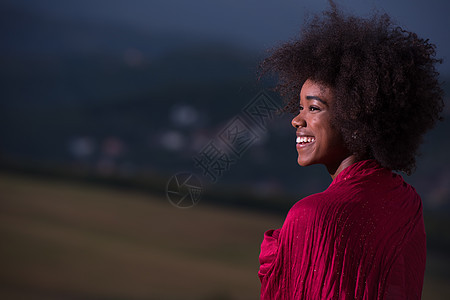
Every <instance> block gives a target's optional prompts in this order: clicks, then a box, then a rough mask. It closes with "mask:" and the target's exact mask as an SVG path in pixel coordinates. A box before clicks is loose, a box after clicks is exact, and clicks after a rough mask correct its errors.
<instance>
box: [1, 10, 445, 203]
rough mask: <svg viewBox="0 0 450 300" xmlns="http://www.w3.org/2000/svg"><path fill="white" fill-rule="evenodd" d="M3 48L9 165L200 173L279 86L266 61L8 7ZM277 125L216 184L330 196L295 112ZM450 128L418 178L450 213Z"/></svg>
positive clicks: (95, 172)
mask: <svg viewBox="0 0 450 300" xmlns="http://www.w3.org/2000/svg"><path fill="white" fill-rule="evenodd" d="M0 45H1V47H0V64H1V66H2V67H1V68H0V79H1V80H0V87H1V89H0V90H1V99H0V125H1V128H2V129H1V131H0V140H1V143H0V155H1V160H2V166H3V168H8V169H21V170H27V168H28V167H30V168H31V167H32V168H33V170H36V169H39V168H41V169H42V170H44V169H45V172H47V173H52V172H56V171H55V170H58V171H57V172H61V170H63V172H64V173H65V174H78V175H80V174H81V175H82V176H89V178H93V177H96V176H100V177H104V178H109V177H114V178H116V179H117V178H119V179H120V178H122V179H123V180H127V181H133V178H140V180H146V179H145V178H148V180H155V178H158V180H160V181H159V182H161V183H165V181H166V180H168V179H169V177H170V176H171V175H173V174H174V173H175V172H178V171H190V172H194V173H197V174H201V172H202V170H200V169H198V168H196V167H195V166H194V162H193V157H194V156H195V155H197V154H198V153H199V152H200V151H201V150H202V149H203V147H204V146H205V145H206V144H207V143H208V142H209V141H211V140H213V139H214V138H215V137H216V136H217V135H218V133H219V132H220V131H221V130H222V129H223V128H224V126H226V124H227V122H229V121H230V120H231V119H232V118H233V117H235V116H237V115H239V114H240V113H241V112H242V109H243V108H244V107H245V105H246V104H247V103H249V102H250V101H251V100H252V99H253V98H254V97H255V96H256V95H257V94H258V93H259V92H260V91H262V90H267V87H268V85H267V83H266V82H258V81H257V74H256V73H257V66H258V62H259V61H260V60H261V58H262V57H263V53H256V52H255V53H252V52H249V51H244V50H242V49H241V48H239V47H237V46H233V45H231V44H226V43H223V42H220V41H211V40H206V39H202V38H200V37H193V36H187V35H182V34H162V33H160V32H159V31H158V30H157V29H156V28H155V30H154V31H152V32H148V31H145V32H144V31H139V30H136V29H132V28H127V27H124V26H118V25H115V24H112V23H104V22H103V23H102V22H92V21H89V22H88V21H84V20H78V21H77V20H75V19H70V20H62V19H55V18H50V17H45V16H41V15H38V14H35V13H33V12H31V11H27V10H24V9H18V8H15V7H13V6H7V5H2V6H1V9H0ZM443 79H444V76H443ZM446 89H447V94H449V93H448V85H447V86H446ZM271 97H272V99H273V100H274V101H277V103H281V101H280V99H278V98H277V97H276V96H275V95H272V94H271ZM447 115H448V113H447ZM266 129H267V131H260V132H258V140H257V142H256V143H255V144H254V145H252V147H250V148H249V149H248V151H247V152H246V153H245V154H244V155H243V156H242V158H241V159H240V160H238V161H237V162H236V163H235V164H233V165H231V167H230V170H229V171H228V172H226V173H224V174H223V176H222V177H221V178H220V179H219V181H218V182H217V184H216V187H219V188H220V187H222V188H224V189H227V190H229V187H232V189H231V190H234V191H236V192H240V191H242V190H245V191H247V192H250V193H254V194H255V195H256V196H257V195H267V194H270V195H283V194H284V195H285V196H286V197H292V196H295V197H296V198H300V197H302V196H304V195H307V194H310V193H313V192H317V191H320V190H323V189H324V188H326V186H327V185H328V183H329V182H330V179H329V178H328V176H327V174H326V172H325V171H324V169H322V168H320V167H311V168H307V169H303V168H299V167H298V166H297V165H296V163H295V161H296V151H295V147H294V146H293V145H294V130H293V129H292V128H291V126H290V118H289V116H284V117H277V119H276V120H273V122H271V123H270V124H269V125H268V126H267V128H266ZM449 129H450V123H449V122H448V121H445V122H443V123H441V124H439V126H438V128H437V129H436V130H434V131H433V132H432V133H431V134H430V135H428V137H427V140H426V144H425V145H424V146H423V151H422V152H423V157H422V158H421V159H420V161H419V165H418V170H417V172H416V173H415V174H414V175H413V176H411V177H410V178H407V181H409V182H411V183H412V184H413V185H414V186H415V187H416V188H417V190H418V191H419V193H420V194H421V195H422V196H423V198H424V203H425V206H426V207H427V208H430V209H438V210H441V209H446V210H448V209H449V208H450V173H449V171H448V166H449V163H450V161H449V160H450V159H449V158H448V156H447V155H446V154H447V153H448V151H450V142H449V140H448V138H447V136H448V132H449ZM43 172H44V171H43ZM142 178H144V179H142ZM203 179H204V180H205V181H206V182H205V183H207V178H203ZM116 182H117V181H116ZM163 188H164V187H163V186H162V187H161V189H163ZM230 197H231V198H232V196H230ZM244 198H245V197H244ZM220 201H227V200H226V199H225V198H223V199H222V200H220Z"/></svg>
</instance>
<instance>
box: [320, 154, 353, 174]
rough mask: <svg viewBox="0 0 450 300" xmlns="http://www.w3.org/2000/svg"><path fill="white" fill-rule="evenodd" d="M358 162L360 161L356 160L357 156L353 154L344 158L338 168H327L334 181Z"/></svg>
mask: <svg viewBox="0 0 450 300" xmlns="http://www.w3.org/2000/svg"><path fill="white" fill-rule="evenodd" d="M357 161H358V159H357V158H356V155H354V154H352V155H350V156H347V157H346V158H344V159H343V160H342V161H341V163H340V164H339V165H338V166H334V167H331V168H330V167H327V169H328V173H329V174H330V176H331V179H332V180H334V178H336V177H337V176H338V175H339V173H341V172H342V171H343V170H344V169H345V168H347V167H349V166H351V165H353V164H354V163H355V162H357Z"/></svg>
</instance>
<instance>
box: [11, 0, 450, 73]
mask: <svg viewBox="0 0 450 300" xmlns="http://www.w3.org/2000/svg"><path fill="white" fill-rule="evenodd" d="M6 2H10V3H13V4H14V5H17V6H24V7H27V8H28V9H29V10H32V11H35V12H37V13H39V14H44V15H51V16H54V17H57V18H73V19H78V20H82V21H87V22H105V21H107V22H112V23H119V24H123V25H125V26H131V27H134V28H137V29H139V30H142V31H148V32H171V33H183V34H188V35H192V36H195V37H201V38H206V39H215V40H221V41H227V42H231V43H236V44H238V45H240V46H243V47H246V48H250V49H256V50H258V51H262V50H263V49H267V48H270V47H272V46H274V45H276V44H277V43H278V42H281V41H285V40H287V39H289V38H290V37H292V36H294V35H295V34H297V33H298V32H299V29H300V27H301V24H302V23H303V20H304V17H305V16H306V15H308V14H311V13H314V12H318V11H320V10H323V9H325V8H326V7H327V6H328V1H327V0H277V1H275V0H189V1H187V0H76V1H70V0H67V1H59V0H40V1H33V0H7V1H6ZM337 2H338V4H339V5H340V6H341V7H342V8H344V9H345V10H347V11H349V12H353V13H355V14H358V15H362V16H364V15H368V14H369V13H370V12H371V10H373V9H374V8H376V9H378V10H379V11H381V12H387V13H388V14H389V15H391V16H392V17H393V19H394V20H396V21H397V23H398V24H399V25H402V26H403V27H405V28H406V29H408V30H411V31H414V32H416V33H418V34H419V36H421V37H424V38H429V39H430V40H431V41H432V42H433V43H435V44H436V45H437V49H438V56H439V57H442V58H444V60H445V62H444V65H443V66H442V69H441V70H442V71H445V72H446V73H448V72H450V62H448V61H447V59H449V58H450V39H449V38H448V29H449V28H450V17H449V12H450V1H448V0H428V1H423V0H340V1H337Z"/></svg>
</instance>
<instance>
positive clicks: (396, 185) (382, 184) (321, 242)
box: [258, 160, 426, 300]
mask: <svg viewBox="0 0 450 300" xmlns="http://www.w3.org/2000/svg"><path fill="white" fill-rule="evenodd" d="M425 256H426V246H425V229H424V224H423V216H422V201H421V199H420V197H419V195H418V194H417V193H416V191H415V189H414V188H413V187H411V186H410V185H408V184H407V183H406V182H405V181H404V180H403V178H402V177H401V176H400V175H398V174H395V173H393V172H391V171H390V170H388V169H385V168H382V167H381V166H380V165H379V164H378V163H377V162H376V161H375V160H366V161H361V162H357V163H355V164H353V165H351V166H349V167H347V168H345V169H344V170H343V171H342V172H341V173H339V175H338V176H337V177H336V178H335V179H334V180H333V182H332V183H331V185H330V186H329V187H328V189H327V190H325V191H324V192H322V193H318V194H314V195H311V196H309V197H306V198H304V199H302V200H300V201H298V202H297V203H296V204H295V205H294V206H293V207H292V208H291V209H290V211H289V213H288V215H287V217H286V220H285V221H284V223H283V226H282V227H281V228H280V229H276V230H273V229H271V230H268V231H266V232H265V234H264V240H263V242H262V244H261V254H260V257H259V259H260V263H261V266H260V270H259V272H258V276H259V278H260V280H261V299H290V300H291V299H315V300H317V299H420V297H421V293H422V285H423V277H424V272H425Z"/></svg>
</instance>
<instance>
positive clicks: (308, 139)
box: [296, 136, 316, 144]
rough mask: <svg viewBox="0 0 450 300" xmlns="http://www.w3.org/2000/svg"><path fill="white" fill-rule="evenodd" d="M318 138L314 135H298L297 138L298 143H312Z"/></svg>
mask: <svg viewBox="0 0 450 300" xmlns="http://www.w3.org/2000/svg"><path fill="white" fill-rule="evenodd" d="M315 140H316V139H315V138H313V137H300V136H298V137H297V139H296V142H297V144H299V143H311V142H314V141H315Z"/></svg>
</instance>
